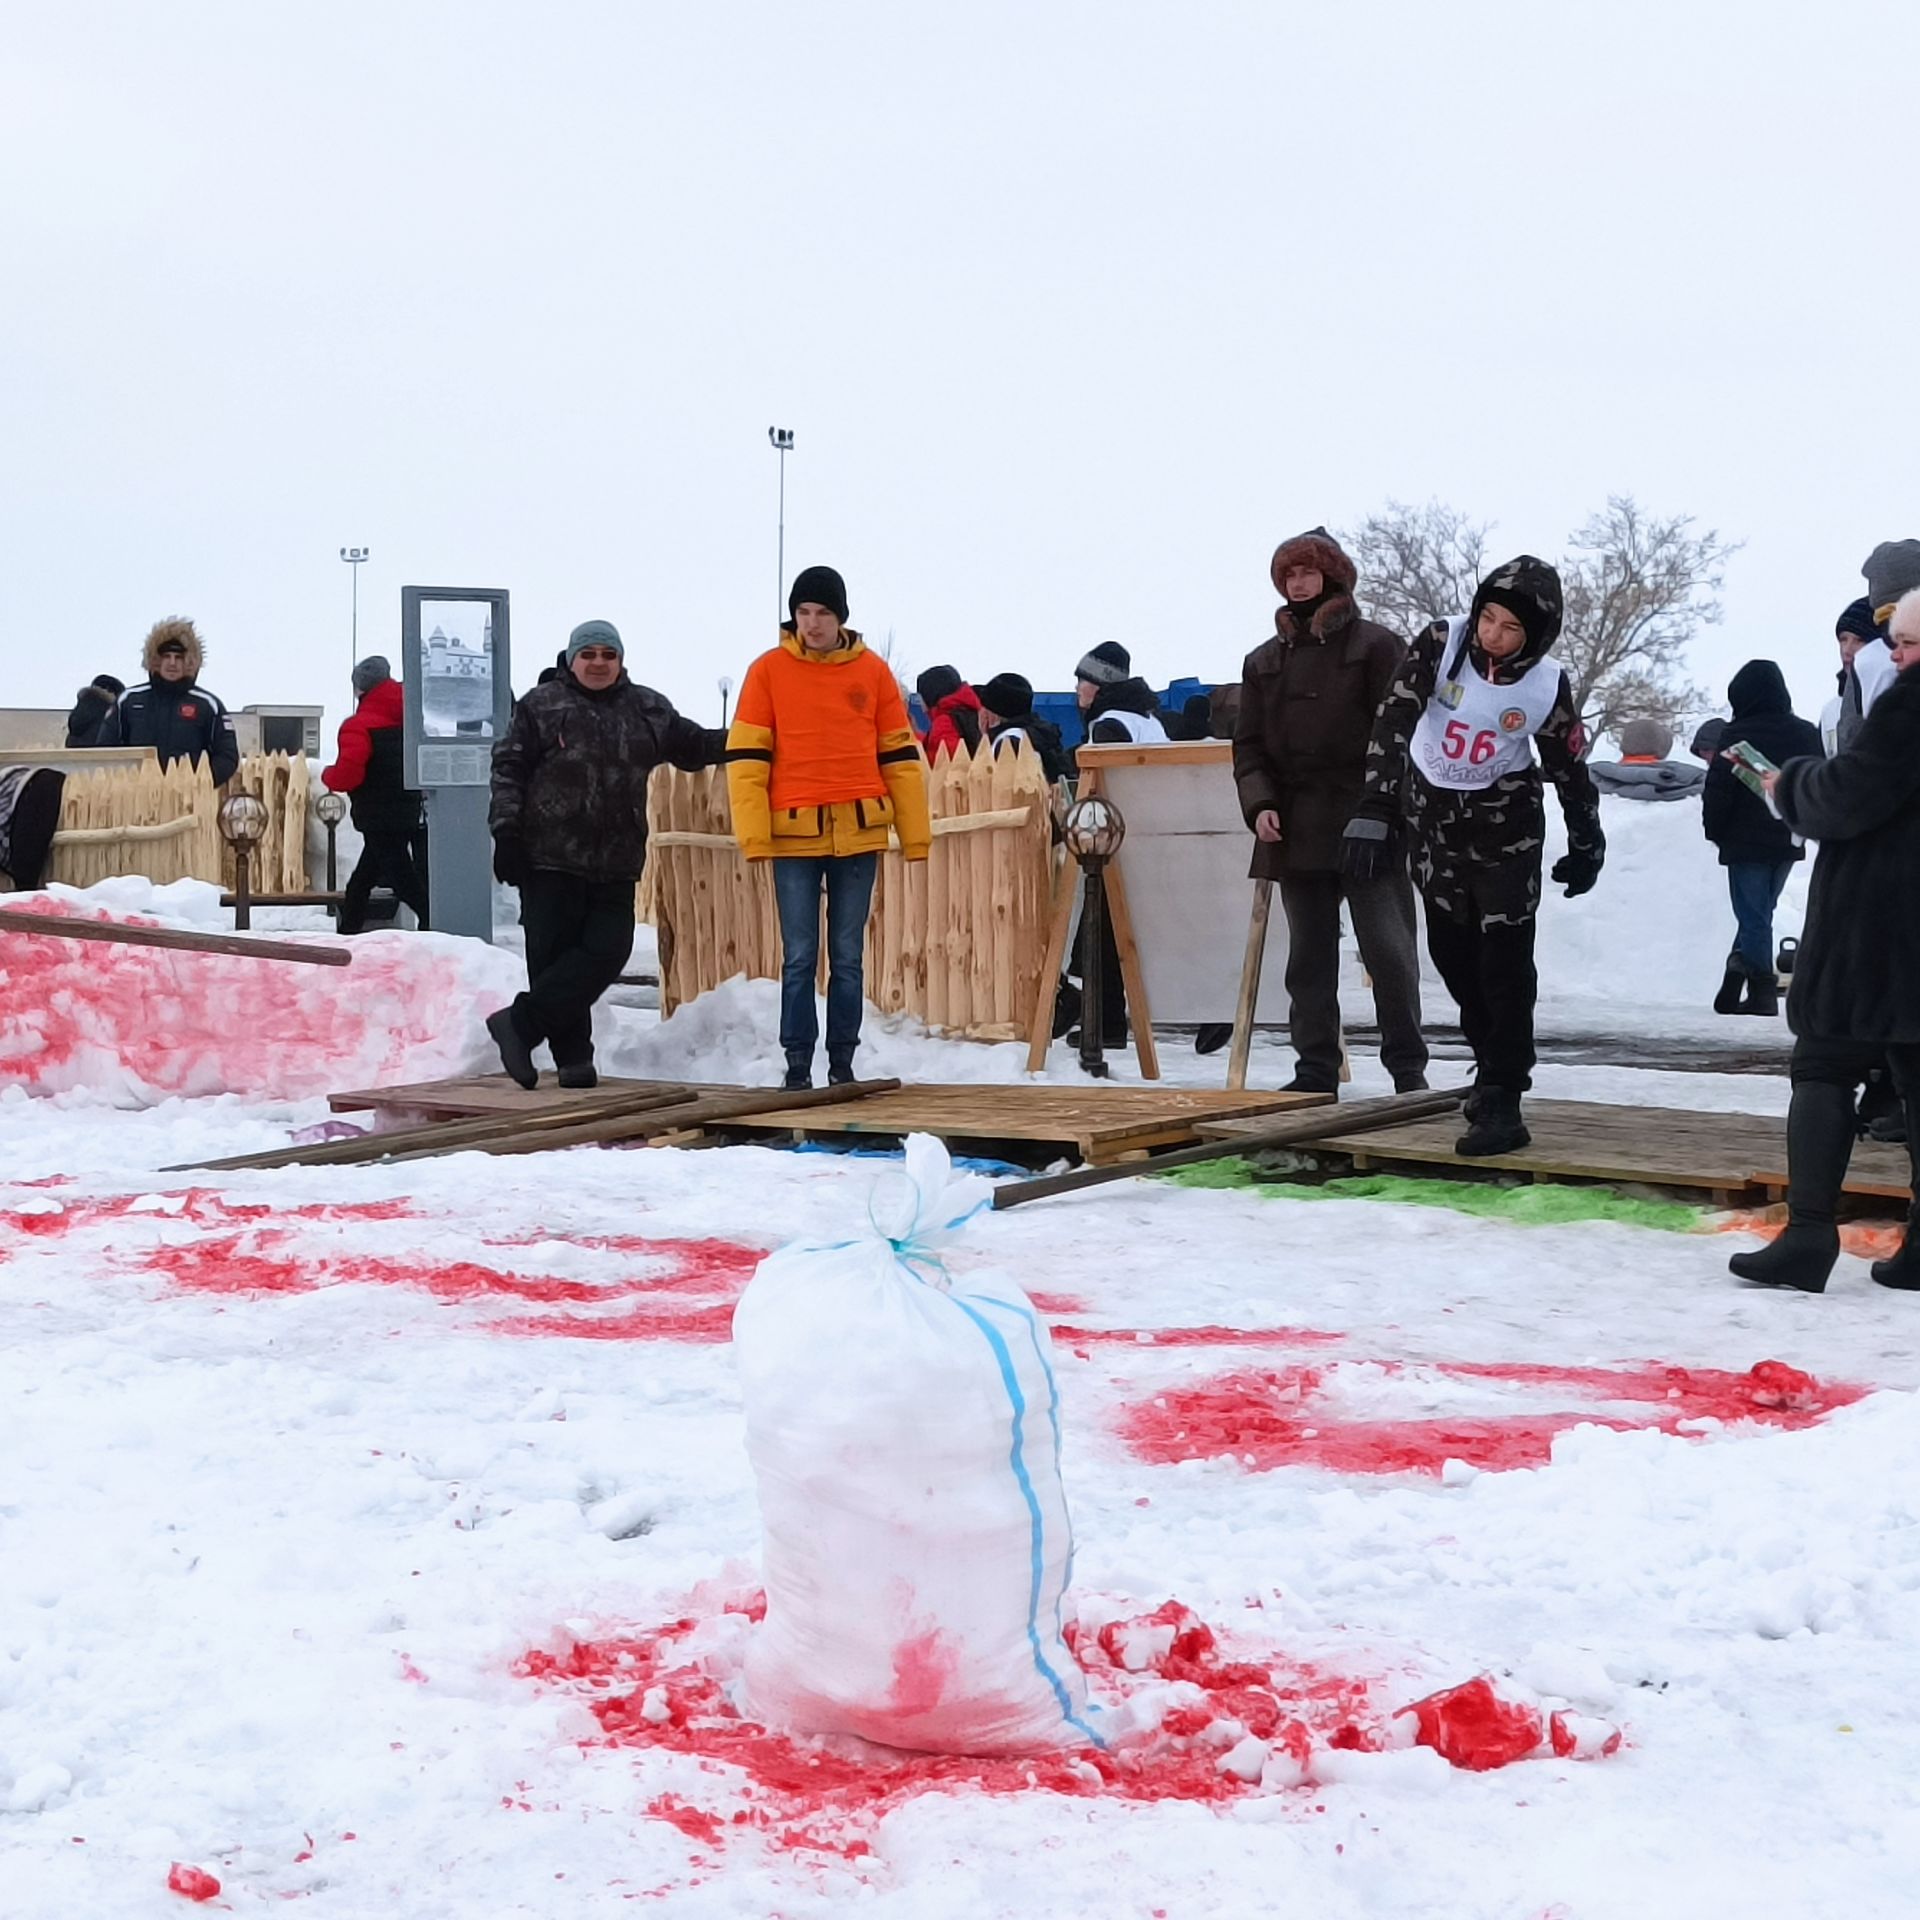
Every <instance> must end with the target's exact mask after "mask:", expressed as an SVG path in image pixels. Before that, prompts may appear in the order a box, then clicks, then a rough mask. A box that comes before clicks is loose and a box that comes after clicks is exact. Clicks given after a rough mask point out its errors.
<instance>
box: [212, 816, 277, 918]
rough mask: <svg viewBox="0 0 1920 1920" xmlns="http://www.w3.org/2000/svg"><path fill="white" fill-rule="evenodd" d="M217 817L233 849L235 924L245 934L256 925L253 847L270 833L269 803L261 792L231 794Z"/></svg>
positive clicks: (221, 834) (222, 837)
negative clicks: (254, 914) (254, 923)
mask: <svg viewBox="0 0 1920 1920" xmlns="http://www.w3.org/2000/svg"><path fill="white" fill-rule="evenodd" d="M215 819H216V820H217V821H218V823H219V827H220V837H221V839H223V840H224V841H225V842H226V843H227V845H228V846H230V847H231V848H232V849H233V924H234V926H235V928H236V929H237V930H238V931H239V932H241V933H245V932H246V930H247V929H248V928H249V927H250V926H252V925H253V850H254V848H255V847H257V846H258V845H259V844H260V842H261V840H262V839H263V838H264V837H265V835H266V831H267V803H266V802H265V801H264V800H262V799H261V798H260V797H259V796H258V795H257V794H251V793H247V792H244V791H242V792H239V793H230V794H228V795H227V797H226V798H225V799H224V800H222V801H221V802H220V811H219V813H218V814H217V815H215Z"/></svg>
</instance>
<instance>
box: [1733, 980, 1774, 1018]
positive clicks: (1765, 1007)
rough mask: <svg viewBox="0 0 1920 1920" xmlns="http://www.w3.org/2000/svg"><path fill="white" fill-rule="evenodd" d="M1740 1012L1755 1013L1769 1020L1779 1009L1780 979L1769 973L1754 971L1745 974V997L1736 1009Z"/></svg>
mask: <svg viewBox="0 0 1920 1920" xmlns="http://www.w3.org/2000/svg"><path fill="white" fill-rule="evenodd" d="M1737 1011H1738V1012H1740V1013H1757V1014H1759V1016H1760V1017H1761V1018H1762V1019H1763V1020H1771V1019H1772V1018H1773V1016H1774V1015H1775V1014H1777V1013H1778V1012H1779V1011H1780V981H1779V979H1778V977H1777V976H1776V975H1774V974H1771V973H1754V974H1749V975H1748V976H1747V997H1746V999H1745V1000H1744V1001H1743V1002H1742V1003H1741V1005H1740V1006H1739V1008H1738V1009H1737Z"/></svg>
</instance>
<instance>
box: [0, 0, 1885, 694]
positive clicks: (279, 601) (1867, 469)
mask: <svg viewBox="0 0 1920 1920" xmlns="http://www.w3.org/2000/svg"><path fill="white" fill-rule="evenodd" d="M0 28H4V38H3V41H0V45H3V46H4V51H3V52H0V183H3V184H4V193H0V446H4V449H5V458H4V462H3V463H0V528H3V529H4V533H3V534H0V540H3V541H4V551H3V552H0V621H3V622H4V631H5V634H6V636H7V639H8V642H9V644H10V649H11V655H12V659H13V663H14V671H13V672H12V674H11V675H10V686H9V690H8V700H9V702H10V703H13V704H21V705H46V706H52V705H65V704H66V703H67V702H68V701H69V700H70V699H71V697H72V692H73V689H74V687H75V686H77V685H78V684H79V683H80V682H81V681H83V680H85V679H87V678H88V677H89V676H90V675H92V674H93V673H95V672H97V671H99V670H101V669H111V670H113V671H116V672H118V673H119V674H120V675H121V676H122V677H123V678H127V679H133V678H136V677H138V668H137V659H138V646H139V641H140V638H141V636H142V635H143V634H144V632H145V630H146V628H147V626H148V625H149V624H150V623H151V622H152V620H154V619H155V618H156V617H158V616H159V615H161V614H165V613H175V612H178V613H186V614H190V615H192V616H193V617H194V619H196V620H197V621H198V622H199V624H200V628H201V631H202V634H203V635H204V637H205V639H206V642H207V647H208V665H207V672H206V676H205V678H206V683H207V684H208V685H209V686H211V687H212V688H213V689H214V690H215V691H216V692H218V693H219V694H221V695H222V696H223V697H224V698H225V699H227V700H228V702H229V703H231V704H233V705H242V704H245V703H247V702H249V701H256V700H260V701H325V702H326V704H327V706H328V709H329V714H330V716H331V717H332V718H335V719H337V718H338V716H339V713H340V711H341V708H342V704H343V696H344V695H345V694H346V684H345V683H346V673H347V669H348V667H349V665H350V652H351V648H350V636H349V631H348V574H349V569H348V568H347V567H345V566H343V565H342V564H341V563H340V561H339V559H338V558H337V554H338V550H339V548H340V547H341V546H342V545H347V544H365V545H368V546H370V547H371V548H372V550H373V558H372V560H371V562H370V563H369V564H368V565H367V566H366V567H365V568H364V569H363V570H362V577H361V597H360V639H361V646H360V651H361V652H362V653H367V652H372V651H375V650H376V649H382V650H387V651H390V652H393V653H394V654H395V655H396V658H397V652H398V625H399V606H400V588H401V587H402V586H403V585H404V584H408V583H418V584H425V585H455V586H488V587H493V586H500V587H506V588H508V589H510V591H511V593H512V596H513V629H514V642H515V649H516V659H517V670H516V673H515V679H516V682H518V683H519V684H522V685H524V684H526V683H527V682H528V681H529V680H530V679H531V678H532V675H533V672H534V671H535V670H536V669H537V667H538V666H539V665H540V664H542V663H543V662H544V661H545V660H546V659H548V658H550V657H551V655H552V652H553V650H554V648H555V647H556V646H558V645H559V644H560V643H561V642H562V641H563V640H564V638H565V635H566V632H567V630H568V629H569V628H570V627H571V626H572V625H573V624H574V623H575V622H576V621H579V620H581V619H584V618H587V617H589V616H595V615H597V616H601V617H605V618H608V619H611V620H613V621H614V622H616V624H617V625H618V626H619V628H620V630H621V632H622V633H623V635H624V636H625V637H626V640H627V645H628V659H629V664H630V666H631V667H632V669H633V671H634V673H635V675H636V677H638V678H641V679H645V680H649V681H651V682H652V683H653V684H655V685H658V686H659V687H661V688H662V689H663V690H665V691H666V692H667V693H669V694H670V695H671V696H672V697H673V698H674V699H675V700H676V701H677V702H679V703H680V704H682V705H683V706H684V707H685V708H686V709H687V710H688V711H689V712H692V713H694V714H696V715H698V716H700V717H703V718H707V719H710V720H711V719H717V718H718V697H717V694H716V692H715V690H714V681H715V678H716V676H717V675H719V674H721V673H730V674H733V675H734V676H736V678H737V676H738V675H739V674H740V672H741V671H742V669H743V668H744V666H745V664H746V662H747V660H748V659H750V658H751V656H752V655H753V654H754V653H755V652H757V651H758V650H759V649H760V648H762V647H763V646H765V645H767V644H769V642H770V639H771V634H772V628H773V624H774V620H775V617H776V614H777V612H778V611H779V610H780V606H779V601H778V599H777V597H776V580H775V546H774V540H775V524H774V523H775V491H776V457H775V455H774V454H773V452H772V451H771V450H770V448H769V447H768V445H767V440H766V429H767V427H768V425H769V424H770V423H775V422H777V423H779V424H781V425H783V426H789V427H791V428H792V429H793V430H794V432H795V434H796V436H797V440H798V445H797V450H796V452H795V453H794V455H793V456H792V457H791V458H790V461H789V464H788V470H787V479H788V488H787V545H786V552H787V560H788V570H789V572H790V573H791V572H792V571H793V570H794V569H795V568H797V567H798V566H800V565H802V564H805V563H807V562H811V561H816V560H824V561H827V562H830V563H832V564H834V565H837V566H838V567H840V568H841V570H842V571H843V572H844V573H845V574H846V576H847V579H848V581H849V584H850V587H851V592H852V600H853V618H854V623H855V624H856V625H858V626H861V627H863V628H865V629H866V631H867V632H868V633H869V634H870V635H872V636H875V637H884V635H885V634H886V632H887V630H888V629H889V628H891V629H893V630H894V633H895V635H896V640H897V647H898V652H899V654H900V656H901V657H903V658H904V660H905V662H906V663H907V665H908V666H909V667H910V668H914V669H917V668H919V667H923V666H926V665H929V664H931V663H933V662H935V661H939V660H951V661H952V662H953V663H954V664H955V665H957V666H958V667H959V668H960V669H961V671H962V672H963V673H966V674H967V675H968V676H969V677H973V678H984V677H985V676H987V675H989V674H991V673H994V672H996V671H1000V670H1004V669H1007V668H1017V669H1018V670H1020V671H1022V672H1025V673H1027V674H1029V675H1030V676H1031V677H1032V678H1033V679H1034V681H1035V682H1036V683H1038V684H1040V685H1042V686H1046V685H1054V686H1061V685H1065V684H1066V683H1067V680H1068V677H1069V674H1070V671H1071V667H1072V664H1073V662H1074V661H1075V660H1076V659H1077V658H1078V657H1079V655H1080V653H1081V652H1082V651H1083V650H1084V649H1085V648H1086V647H1087V646H1088V645H1090V644H1091V643H1092V642H1094V641H1096V640H1102V639H1114V638H1118V639H1122V640H1125V641H1126V642H1127V643H1128V644H1129V645H1130V646H1131V647H1132V648H1133V649H1134V654H1135V659H1136V663H1137V665H1138V666H1140V667H1141V668H1142V669H1143V670H1145V671H1146V672H1147V673H1148V674H1149V675H1150V676H1151V677H1153V678H1154V679H1155V680H1157V681H1159V680H1164V679H1165V678H1167V677H1169V676H1171V675H1174V674H1178V673H1182V672H1192V673H1197V674H1199V675H1201V676H1203V677H1207V678H1214V677H1224V676H1229V675H1231V674H1232V673H1234V672H1235V671H1236V670H1237V667H1238V663H1239V661H1240V658H1241V657H1242V655H1243V654H1244V653H1245V652H1246V650H1247V649H1248V648H1249V647H1251V646H1252V645H1255V644H1257V643H1258V641H1259V640H1260V639H1261V638H1262V637H1263V636H1264V635H1265V634H1266V633H1267V632H1268V631H1270V617H1271V609H1272V604H1273V596H1272V593H1271V590H1270V588H1269V586H1268V582H1267V558H1268V555H1269V553H1270V551H1271V549H1272V547H1273V545H1274V543H1275V541H1276V540H1277V539H1278V538H1279V537H1281V536H1282V535H1284V534H1287V533H1290V532H1294V531H1297V530H1298V529H1300V528H1302V527H1304V526H1307V525H1310V524H1312V523H1313V522H1315V521H1321V520H1324V521H1327V522H1329V523H1332V524H1335V525H1339V524H1342V523H1344V522H1350V521H1352V520H1354V519H1356V518H1357V517H1359V516H1360V515H1362V514H1363V513H1365V512H1366V511H1367V510H1368V509H1370V508H1372V507H1374V506H1376V505H1378V504H1380V503H1381V502H1383V501H1384V500H1385V499H1387V498H1388V497H1389V496H1394V497H1398V498H1401V499H1407V500H1424V499H1426V498H1428V497H1429V496H1438V497H1439V498H1441V499H1444V500H1448V501H1451V502H1453V503H1455V504H1457V505H1459V506H1461V507H1464V508H1467V509H1469V510H1471V511H1473V512H1475V513H1476V514H1478V515H1481V516H1483V517H1486V518H1489V519H1492V520H1495V521H1497V522H1498V528H1497V531H1496V532H1495V534H1494V537H1493V546H1494V548H1495V549H1496V550H1498V551H1499V552H1500V553H1501V554H1502V555H1503V556H1504V554H1505V553H1506V552H1509V551H1518V550H1521V549H1531V550H1533V551H1538V552H1544V553H1549V554H1552V553H1555V552H1557V550H1558V548H1559V546H1560V544H1561V542H1562V540H1563V538H1564V536H1565V534H1566V533H1567V532H1568V531H1569V529H1570V528H1572V527H1573V526H1574V525H1575V524H1576V523H1577V522H1578V521H1580V520H1581V519H1582V518H1583V517H1584V516H1585V515H1586V513H1587V512H1588V511H1589V510H1591V509H1592V508H1594V507H1596V506H1598V505H1599V504H1600V503H1601V501H1602V500H1603V499H1604V497H1605V495H1606V494H1607V493H1608V492H1609V491H1621V492H1631V493H1634V494H1636V495H1637V496H1638V497H1639V499H1640V500H1641V502H1642V504H1643V505H1644V506H1646V507H1647V508H1649V509H1650V510H1655V511H1660V512H1676V511H1677V512H1687V513H1691V514H1694V515H1695V516H1697V518H1698V520H1699V521H1700V523H1701V525H1702V526H1712V527H1717V528H1719V529H1720V530H1721V531H1723V532H1724V533H1726V534H1728V535H1730V536H1733V537H1737V538H1741V539H1744V540H1745V541H1746V543H1747V545H1746V549H1745V551H1744V552H1743V553H1742V554H1741V555H1739V557H1738V558H1737V559H1736V560H1735V561H1734V563H1733V565H1732V568H1731V571H1730V574H1729V577H1728V583H1727V621H1726V625H1725V626H1724V628H1722V629H1720V630H1718V631H1714V632H1710V633H1709V634H1708V635H1707V636H1706V637H1705V638H1704V640H1703V641H1702V643H1701V644H1700V646H1699V647H1698V648H1697V651H1696V659H1695V667H1696V670H1697V672H1698V674H1699V676H1700V677H1701V678H1703V679H1705V680H1707V681H1708V682H1709V683H1711V684H1713V685H1715V686H1716V687H1717V686H1719V685H1722V684H1724V681H1725V678H1726V676H1727V674H1728V673H1729V671H1730V670H1731V668H1732V667H1734V666H1736V665H1738V664H1739V662H1740V661H1741V660H1743V659H1745V658H1748V657H1749V656H1751V655H1754V654H1770V655H1772V656H1774V657H1776V658H1778V659H1779V660H1780V661H1781V662H1782V664H1783V665H1785V666H1786V668H1787V671H1788V675H1789V678H1790V680H1791V681H1792V683H1793V686H1794V689H1795V692H1796V695H1797V697H1798V699H1799V701H1800V703H1801V704H1802V707H1803V710H1807V711H1810V712H1811V711H1817V709H1818V706H1819V704H1820V702H1821V701H1822V700H1823V699H1824V697H1825V695H1826V693H1827V692H1828V691H1829V690H1830V660H1831V656H1832V641H1831V635H1832V626H1833V616H1834V614H1835V613H1836V612H1837V611H1838V610H1839V608H1840V607H1841V606H1842V605H1843V604H1844V603H1845V602H1846V601H1847V600H1849V599H1851V598H1853V597H1854V596H1855V595H1856V594H1858V593H1859V592H1860V591H1861V590H1862V588H1861V582H1860V579H1859V572H1858V569H1859V564H1860V561H1861V559H1862V558H1863V557H1864V556H1865V554H1866V552H1867V550H1868V549H1869V547H1871V546H1872V545H1873V544H1874V543H1875V542H1876V541H1878V540H1880V539H1883V538H1888V537H1896V536H1904V535H1912V534H1920V467H1917V466H1916V464H1915V461H1914V456H1913V452H1912V446H1913V439H1914V425H1915V393H1916V379H1915V368H1914V358H1915V318H1916V315H1917V314H1920V248H1917V247H1916V244H1915V239H1916V218H1917V216H1916V183H1917V176H1920V158H1916V156H1920V109H1916V107H1915V105H1914V103H1915V101H1916V99H1920V6H1915V5H1913V4H1911V0H1900V3H1899V4H1893V3H1891V0H1889V3H1888V4H1869V3H1867V0H1829V3H1828V4H1825V5H1822V6H1819V7H1817V8H1816V7H1808V6H1805V5H1796V6H1792V7H1788V6H1783V5H1779V4H1776V3H1775V0H1746V4H1696V5H1688V4H1685V0H1661V3H1660V4H1648V3H1647V0H1600V3H1595V4H1588V3H1586V0H1580V3H1578V4H1553V0H1535V4H1531V5H1522V4H1492V3H1479V4H1476V3H1475V0H1447V4H1422V3H1420V0H1404V3H1401V4H1367V3H1366V0H1360V3H1359V4H1352V3H1349V4H1344V5H1339V6H1329V5H1325V4H1320V5H1314V6H1304V5H1301V6H1295V5H1276V4H1264V5H1253V4H1243V5H1238V6H1227V5H1215V4H1207V3H1206V0H1188V3H1187V4H1181V5H1167V6H1138V5H1128V4H1125V0H1106V3H1105V4H1075V5H1055V4H1048V3H1047V0H1027V3H1026V4H1011V5H1010V4H1002V3H1001V0H972V3H971V4H968V5H965V6H960V5H950V6H947V7H943V8H940V9H938V10H936V9H933V8H930V7H921V6H915V5H912V4H909V3H907V0H891V3H890V4H872V5H864V4H862V5H808V4H805V0H778V4H758V3H755V4H748V3H745V0H742V3H741V4H729V3H728V0H697V3H696V4H688V3H687V0H672V3H671V4H627V5H611V4H599V3H597V0H596V3H583V4H568V0H554V3H553V4H550V5H547V6H543V7H533V6H529V5H525V4H516V5H507V4H499V3H498V0H462V3H461V4H457V5H455V4H437V3H432V0H380V4H355V3H353V0H328V4H325V5H318V4H294V3H292V0H275V3H273V4H261V3H260V0H245V3H244V4H228V5H215V4H157V3H154V0H148V3H146V4H133V3H131V0H119V3H111V0H97V3H90V0H60V3H59V4H57V5H56V4H48V3H47V0H0Z"/></svg>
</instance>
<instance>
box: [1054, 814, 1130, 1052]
mask: <svg viewBox="0 0 1920 1920" xmlns="http://www.w3.org/2000/svg"><path fill="white" fill-rule="evenodd" d="M1126 837H1127V823H1126V821H1125V820H1123V819H1122V818H1121V816H1120V809H1119V808H1118V807H1116V806H1115V805H1114V804H1113V802H1112V801H1111V800H1109V799H1107V798H1106V797H1105V796H1104V795H1101V794H1089V795H1088V796H1087V797H1086V798H1085V799H1084V800H1076V801H1075V802H1074V803H1073V805H1072V806H1071V807H1069V808H1068V809H1067V818H1066V823H1065V825H1064V827H1063V829H1062V838H1063V839H1064V840H1065V841H1066V846H1067V851H1068V852H1069V853H1070V854H1072V855H1073V857H1074V858H1075V859H1076V860H1077V861H1079V863H1080V871H1081V872H1082V873H1083V874H1085V875H1086V889H1085V895H1084V902H1083V905H1082V907H1081V912H1080V1066H1081V1070H1082V1071H1083V1072H1085V1073H1087V1074H1089V1075H1090V1076H1091V1077H1092V1078H1094V1079H1096V1080H1104V1079H1106V1078H1107V1077H1108V1069H1107V1063H1106V1060H1105V1058H1104V1056H1103V1054H1102V1052H1101V1044H1100V1036H1101V1031H1102V1029H1103V1027H1104V1025H1105V1011H1104V1009H1103V1008H1102V1006H1101V1004H1100V1002H1101V991H1100V989H1101V975H1102V973H1103V971H1104V969H1103V968H1102V966H1101V964H1100V948H1101V945H1102V941H1101V929H1102V926H1103V924H1104V922H1105V919H1106V886H1105V883H1104V882H1103V881H1102V879H1101V875H1102V874H1103V873H1104V872H1105V870H1106V865H1107V862H1108V861H1109V860H1111V859H1112V858H1113V857H1114V855H1115V854H1117V853H1118V852H1119V851H1120V843H1121V842H1122V841H1123V840H1124V839H1125V838H1126Z"/></svg>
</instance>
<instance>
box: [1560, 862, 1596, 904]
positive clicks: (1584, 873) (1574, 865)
mask: <svg viewBox="0 0 1920 1920" xmlns="http://www.w3.org/2000/svg"><path fill="white" fill-rule="evenodd" d="M1599 878H1600V856H1599V855H1598V854H1597V853H1568V854H1563V855H1562V856H1561V857H1560V858H1559V859H1558V860H1556V861H1555V862H1554V863H1553V883H1554V885H1555V886H1557V887H1565V888H1566V890H1567V898H1568V899H1569V900H1572V899H1574V898H1575V897H1576V896H1578V895H1580V894H1583V893H1591V892H1592V891H1593V883H1594V882H1595V881H1596V880H1598V879H1599Z"/></svg>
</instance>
